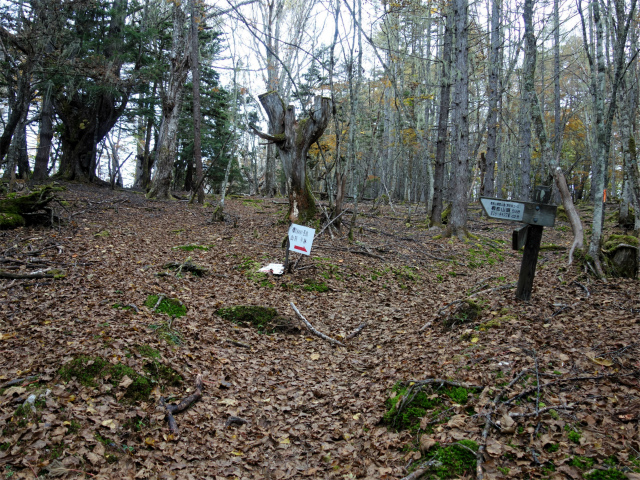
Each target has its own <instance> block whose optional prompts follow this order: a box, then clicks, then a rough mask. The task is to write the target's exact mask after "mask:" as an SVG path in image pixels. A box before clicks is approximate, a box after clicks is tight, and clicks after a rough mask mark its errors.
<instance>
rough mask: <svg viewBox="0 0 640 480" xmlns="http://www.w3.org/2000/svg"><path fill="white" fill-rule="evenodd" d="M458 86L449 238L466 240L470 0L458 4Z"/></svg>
mask: <svg viewBox="0 0 640 480" xmlns="http://www.w3.org/2000/svg"><path fill="white" fill-rule="evenodd" d="M454 5H455V24H456V47H455V58H456V62H455V83H454V88H453V112H452V120H453V130H452V141H453V143H454V145H455V155H454V156H453V157H452V163H453V170H452V178H451V193H452V201H451V217H450V220H449V223H448V224H447V234H448V235H449V234H450V235H452V236H454V235H455V236H457V237H458V238H460V239H461V240H462V239H465V238H466V237H467V231H466V227H467V207H468V190H469V66H468V58H469V42H468V10H469V3H468V0H455V3H454Z"/></svg>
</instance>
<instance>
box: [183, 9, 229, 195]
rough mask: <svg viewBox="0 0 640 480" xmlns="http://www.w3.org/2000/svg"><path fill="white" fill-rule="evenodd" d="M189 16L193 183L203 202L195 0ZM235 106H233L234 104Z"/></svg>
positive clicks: (198, 16)
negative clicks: (194, 175)
mask: <svg viewBox="0 0 640 480" xmlns="http://www.w3.org/2000/svg"><path fill="white" fill-rule="evenodd" d="M189 13H190V16H191V29H190V30H191V49H190V54H191V61H190V64H191V76H192V82H193V161H194V163H195V167H196V181H195V185H196V188H197V189H198V203H200V204H203V203H204V187H203V181H202V174H203V172H202V140H201V137H200V130H201V123H202V115H201V113H200V49H199V42H198V25H199V23H200V15H199V13H198V14H196V0H189ZM234 108H235V106H234Z"/></svg>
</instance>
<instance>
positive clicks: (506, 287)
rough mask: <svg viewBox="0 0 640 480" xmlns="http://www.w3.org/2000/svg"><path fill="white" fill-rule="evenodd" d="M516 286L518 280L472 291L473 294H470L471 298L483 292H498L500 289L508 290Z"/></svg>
mask: <svg viewBox="0 0 640 480" xmlns="http://www.w3.org/2000/svg"><path fill="white" fill-rule="evenodd" d="M515 286H516V282H513V283H509V284H507V285H500V286H499V287H494V288H488V289H486V290H481V291H479V292H476V293H472V294H471V295H469V298H471V297H475V296H476V295H481V294H483V293H491V292H498V291H500V290H507V289H509V288H513V287H515Z"/></svg>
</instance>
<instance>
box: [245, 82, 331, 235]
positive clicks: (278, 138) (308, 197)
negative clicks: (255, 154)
mask: <svg viewBox="0 0 640 480" xmlns="http://www.w3.org/2000/svg"><path fill="white" fill-rule="evenodd" d="M258 98H259V99H260V103H261V104H262V106H263V108H264V109H265V111H266V112H267V116H268V117H269V123H270V127H271V131H272V132H275V134H274V135H270V134H266V133H262V132H258V131H257V130H254V131H255V132H256V134H257V135H259V136H260V137H261V138H264V139H266V140H269V141H271V142H273V143H274V144H275V145H276V147H277V148H278V152H279V153H280V158H281V159H282V164H283V167H284V170H285V173H286V174H287V187H288V188H287V190H288V192H289V220H291V221H292V222H298V223H303V224H304V223H307V222H308V221H309V220H311V219H312V218H313V216H314V215H315V213H316V205H315V202H314V200H313V194H312V193H311V188H310V186H309V180H308V178H307V172H306V169H307V153H308V152H309V147H311V145H313V144H314V143H315V142H316V141H317V140H318V139H319V138H320V137H321V136H322V133H323V132H324V130H325V129H326V128H327V125H328V123H329V117H330V115H331V100H330V99H328V98H324V97H315V102H314V105H313V106H312V108H311V109H310V112H309V118H304V119H299V120H297V119H296V112H295V107H294V106H293V105H289V106H288V107H286V109H285V106H284V102H283V101H282V99H281V98H280V95H278V94H277V93H276V92H267V93H265V94H263V95H260V96H259V97H258Z"/></svg>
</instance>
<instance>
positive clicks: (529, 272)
mask: <svg viewBox="0 0 640 480" xmlns="http://www.w3.org/2000/svg"><path fill="white" fill-rule="evenodd" d="M543 229H544V227H540V226H539V225H529V231H528V232H527V241H526V243H525V244H524V254H523V255H522V265H521V266H520V276H519V277H518V287H517V288H516V298H517V299H519V300H524V301H525V302H528V301H529V300H531V290H532V288H533V278H534V277H535V274H536V264H537V263H538V253H539V252H540V243H541V242H542V230H543Z"/></svg>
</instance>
